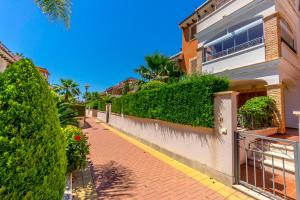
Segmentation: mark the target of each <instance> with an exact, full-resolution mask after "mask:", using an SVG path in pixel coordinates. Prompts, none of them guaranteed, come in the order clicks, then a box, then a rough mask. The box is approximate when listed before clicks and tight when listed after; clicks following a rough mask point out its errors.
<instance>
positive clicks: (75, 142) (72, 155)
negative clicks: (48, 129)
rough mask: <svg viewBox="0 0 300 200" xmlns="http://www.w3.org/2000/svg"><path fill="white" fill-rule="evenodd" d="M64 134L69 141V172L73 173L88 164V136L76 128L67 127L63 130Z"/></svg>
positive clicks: (67, 149)
mask: <svg viewBox="0 0 300 200" xmlns="http://www.w3.org/2000/svg"><path fill="white" fill-rule="evenodd" d="M63 133H64V135H65V137H66V140H67V148H66V151H67V158H68V167H67V171H68V172H73V171H75V170H77V169H80V168H82V167H85V166H86V164H87V155H88V154H89V145H88V142H87V138H86V136H85V135H84V134H83V133H82V131H81V129H80V128H77V127H75V126H67V127H66V128H64V129H63Z"/></svg>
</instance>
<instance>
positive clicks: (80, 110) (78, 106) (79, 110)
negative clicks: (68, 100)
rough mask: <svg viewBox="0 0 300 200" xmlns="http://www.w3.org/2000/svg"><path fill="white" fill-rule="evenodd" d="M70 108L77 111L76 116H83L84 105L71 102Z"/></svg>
mask: <svg viewBox="0 0 300 200" xmlns="http://www.w3.org/2000/svg"><path fill="white" fill-rule="evenodd" d="M70 108H71V109H73V110H74V111H75V112H76V113H77V117H85V105H81V104H71V105H70Z"/></svg>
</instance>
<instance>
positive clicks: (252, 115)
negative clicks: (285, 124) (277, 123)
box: [238, 96, 277, 129]
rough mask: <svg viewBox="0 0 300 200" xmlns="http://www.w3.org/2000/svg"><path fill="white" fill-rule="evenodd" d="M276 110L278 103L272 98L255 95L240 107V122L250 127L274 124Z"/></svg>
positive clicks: (257, 127)
mask: <svg viewBox="0 0 300 200" xmlns="http://www.w3.org/2000/svg"><path fill="white" fill-rule="evenodd" d="M276 110H277V109H276V103H275V101H274V100H273V99H272V98H270V97H265V96H263V97H255V98H253V99H250V100H248V101H247V102H246V104H245V105H243V106H242V107H241V108H240V109H239V111H238V115H239V117H238V119H239V123H240V125H241V126H242V127H243V128H248V129H259V128H264V127H270V126H274V119H275V116H276Z"/></svg>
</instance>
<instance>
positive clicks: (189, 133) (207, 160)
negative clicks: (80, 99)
mask: <svg viewBox="0 0 300 200" xmlns="http://www.w3.org/2000/svg"><path fill="white" fill-rule="evenodd" d="M236 95H237V93H232V92H226V93H220V94H218V95H217V96H216V98H215V113H216V114H215V116H216V117H215V119H216V121H215V124H216V125H215V129H214V130H213V129H209V128H201V127H191V126H185V125H179V124H174V123H169V122H163V121H160V120H153V119H142V118H136V117H128V116H123V117H122V116H119V115H115V114H112V115H111V116H110V119H109V123H110V124H111V125H112V126H114V127H116V128H118V129H120V130H122V131H124V132H126V133H128V134H130V135H133V136H134V137H136V138H139V139H141V140H142V141H146V142H147V143H150V144H152V145H154V146H156V147H159V148H160V149H162V150H163V151H167V152H171V156H174V157H175V158H179V160H180V159H182V160H183V162H185V163H186V164H188V165H190V166H191V167H194V168H196V169H200V170H201V171H203V172H205V173H207V174H209V175H211V176H212V177H214V178H215V179H217V180H219V181H221V182H223V183H225V184H229V185H230V184H233V182H234V148H233V145H234V131H235V130H236V121H237V120H236Z"/></svg>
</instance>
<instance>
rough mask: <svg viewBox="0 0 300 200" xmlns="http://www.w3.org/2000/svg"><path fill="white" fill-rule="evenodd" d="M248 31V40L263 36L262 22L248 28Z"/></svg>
mask: <svg viewBox="0 0 300 200" xmlns="http://www.w3.org/2000/svg"><path fill="white" fill-rule="evenodd" d="M248 33H249V40H250V41H251V40H254V39H256V38H260V37H263V35H264V31H263V24H259V25H257V26H254V27H253V28H250V29H249V30H248Z"/></svg>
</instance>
